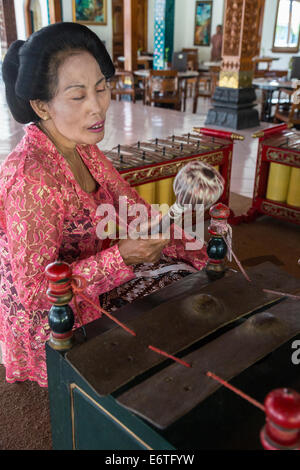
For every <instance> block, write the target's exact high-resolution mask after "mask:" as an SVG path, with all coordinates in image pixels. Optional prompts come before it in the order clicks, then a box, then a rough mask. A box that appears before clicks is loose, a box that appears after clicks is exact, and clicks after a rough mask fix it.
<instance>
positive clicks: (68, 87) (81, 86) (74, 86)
mask: <svg viewBox="0 0 300 470" xmlns="http://www.w3.org/2000/svg"><path fill="white" fill-rule="evenodd" d="M103 80H105V77H102V78H100V80H98V81H97V82H96V84H95V86H98V85H99V84H100V83H101V82H103ZM70 88H85V85H80V84H74V85H69V86H67V87H66V88H65V89H64V91H67V90H69V89H70Z"/></svg>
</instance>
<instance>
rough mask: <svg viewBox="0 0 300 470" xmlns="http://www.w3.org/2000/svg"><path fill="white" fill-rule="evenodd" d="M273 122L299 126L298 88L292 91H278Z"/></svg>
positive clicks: (299, 96) (283, 89) (299, 101)
mask: <svg viewBox="0 0 300 470" xmlns="http://www.w3.org/2000/svg"><path fill="white" fill-rule="evenodd" d="M274 122H286V123H287V124H293V125H297V126H299V125H300V86H298V87H297V88H296V89H293V90H291V89H289V88H287V89H285V88H281V89H280V90H279V93H278V102H277V105H276V109H275V114H274Z"/></svg>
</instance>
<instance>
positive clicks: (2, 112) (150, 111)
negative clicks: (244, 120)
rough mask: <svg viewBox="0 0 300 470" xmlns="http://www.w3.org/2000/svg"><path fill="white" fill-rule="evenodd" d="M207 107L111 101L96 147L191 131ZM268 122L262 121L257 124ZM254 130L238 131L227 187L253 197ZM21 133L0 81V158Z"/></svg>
mask: <svg viewBox="0 0 300 470" xmlns="http://www.w3.org/2000/svg"><path fill="white" fill-rule="evenodd" d="M210 107H211V101H210V99H208V98H199V102H198V111H197V114H193V113H192V99H191V98H190V99H188V100H187V110H186V112H179V111H172V110H169V109H162V108H156V107H149V106H144V105H143V104H142V102H137V103H135V104H133V103H131V102H125V101H123V102H116V101H112V102H111V106H110V108H109V110H108V113H107V119H106V130H105V137H104V140H103V141H102V142H101V143H100V144H99V147H100V148H101V149H102V150H110V149H111V148H112V147H114V146H116V145H118V144H132V143H134V142H137V141H139V140H141V141H142V140H144V141H145V140H149V139H151V138H155V137H167V136H168V135H172V134H177V135H180V134H183V133H185V132H190V131H192V129H193V127H194V126H203V125H204V123H205V118H206V114H207V111H208V109H209V108H210ZM268 126H269V124H266V123H262V125H261V127H260V128H263V127H268ZM209 127H212V126H209ZM223 129H224V128H223ZM225 130H226V129H225ZM228 130H230V131H232V129H228ZM256 130H258V128H251V129H246V130H242V131H239V133H240V134H242V135H244V136H245V140H244V141H236V142H235V144H234V152H233V162H232V177H231V188H230V190H231V192H234V193H237V194H240V195H242V196H246V197H252V192H253V184H254V174H255V165H256V156H257V145H258V142H257V140H256V139H253V138H252V137H251V135H252V133H253V132H255V131H256ZM23 133H24V131H23V126H22V125H21V124H18V123H17V122H16V121H15V120H14V119H13V118H12V116H11V114H10V112H9V110H8V107H7V104H6V100H5V92H4V85H3V82H1V81H0V161H2V160H4V159H5V157H6V156H7V155H8V153H9V152H10V151H11V150H12V149H13V148H14V147H15V145H16V144H17V143H18V141H19V140H20V138H21V137H22V135H23Z"/></svg>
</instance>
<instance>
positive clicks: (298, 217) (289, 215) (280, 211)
mask: <svg viewBox="0 0 300 470" xmlns="http://www.w3.org/2000/svg"><path fill="white" fill-rule="evenodd" d="M261 210H262V211H263V212H264V213H265V214H267V215H270V216H273V217H284V218H285V219H287V220H293V221H295V222H298V223H300V210H299V209H298V210H297V209H291V208H288V207H282V206H278V205H277V204H272V203H271V202H268V201H263V202H262V205H261Z"/></svg>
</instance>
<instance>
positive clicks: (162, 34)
mask: <svg viewBox="0 0 300 470" xmlns="http://www.w3.org/2000/svg"><path fill="white" fill-rule="evenodd" d="M174 14H175V1H174V0H155V8H154V61H153V69H154V70H163V69H165V68H166V62H171V61H172V56H173V43H174Z"/></svg>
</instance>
